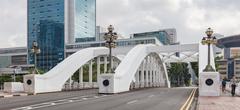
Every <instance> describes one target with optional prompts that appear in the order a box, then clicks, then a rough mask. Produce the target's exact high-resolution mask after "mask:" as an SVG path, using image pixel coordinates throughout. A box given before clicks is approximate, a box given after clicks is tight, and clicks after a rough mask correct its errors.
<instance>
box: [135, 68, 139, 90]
mask: <svg viewBox="0 0 240 110" xmlns="http://www.w3.org/2000/svg"><path fill="white" fill-rule="evenodd" d="M135 79H136V82H135V87H137V88H138V87H139V69H138V70H137V72H136V74H135Z"/></svg>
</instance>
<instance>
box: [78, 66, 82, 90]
mask: <svg viewBox="0 0 240 110" xmlns="http://www.w3.org/2000/svg"><path fill="white" fill-rule="evenodd" d="M78 74H79V75H78V80H79V88H82V87H83V67H81V68H80V69H79V70H78Z"/></svg>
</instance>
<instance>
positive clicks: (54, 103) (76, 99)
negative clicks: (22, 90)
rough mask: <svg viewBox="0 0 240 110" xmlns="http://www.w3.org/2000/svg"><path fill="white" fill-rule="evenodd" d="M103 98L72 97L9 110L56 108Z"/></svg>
mask: <svg viewBox="0 0 240 110" xmlns="http://www.w3.org/2000/svg"><path fill="white" fill-rule="evenodd" d="M105 96H106V95H105ZM105 96H97V95H90V96H80V97H73V98H67V99H61V100H56V101H50V102H45V103H39V104H33V105H29V106H25V107H19V108H15V109H11V110H33V109H39V108H45V107H50V106H57V105H63V104H69V103H74V102H81V101H85V100H87V99H97V98H100V97H105Z"/></svg>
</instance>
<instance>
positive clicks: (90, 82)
mask: <svg viewBox="0 0 240 110" xmlns="http://www.w3.org/2000/svg"><path fill="white" fill-rule="evenodd" d="M92 75H93V73H92V60H91V61H90V62H89V77H88V78H89V86H91V87H92Z"/></svg>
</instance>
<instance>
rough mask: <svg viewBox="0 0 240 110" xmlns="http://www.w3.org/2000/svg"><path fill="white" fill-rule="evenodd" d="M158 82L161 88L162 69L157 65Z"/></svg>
mask: <svg viewBox="0 0 240 110" xmlns="http://www.w3.org/2000/svg"><path fill="white" fill-rule="evenodd" d="M158 68H159V69H158V82H159V86H160V87H161V86H162V77H161V71H162V68H161V67H160V66H159V65H158Z"/></svg>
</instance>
